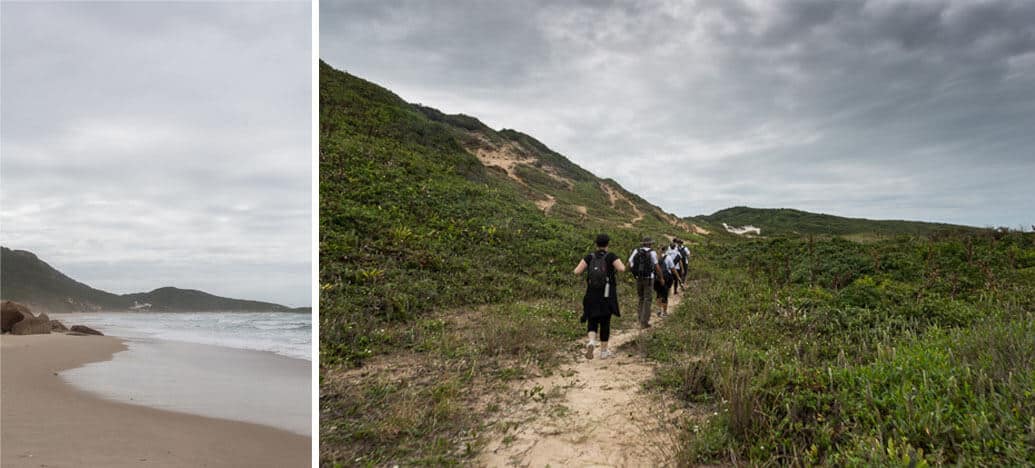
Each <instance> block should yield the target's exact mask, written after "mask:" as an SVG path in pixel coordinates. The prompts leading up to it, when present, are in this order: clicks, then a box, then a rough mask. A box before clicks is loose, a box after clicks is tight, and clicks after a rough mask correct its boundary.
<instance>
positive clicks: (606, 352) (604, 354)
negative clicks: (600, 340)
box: [600, 349, 615, 359]
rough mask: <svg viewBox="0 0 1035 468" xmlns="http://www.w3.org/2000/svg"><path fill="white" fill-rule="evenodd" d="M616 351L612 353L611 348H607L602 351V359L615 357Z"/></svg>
mask: <svg viewBox="0 0 1035 468" xmlns="http://www.w3.org/2000/svg"><path fill="white" fill-rule="evenodd" d="M614 355H615V353H612V352H611V350H610V349H605V350H603V351H601V352H600V359H609V358H612V357H614Z"/></svg>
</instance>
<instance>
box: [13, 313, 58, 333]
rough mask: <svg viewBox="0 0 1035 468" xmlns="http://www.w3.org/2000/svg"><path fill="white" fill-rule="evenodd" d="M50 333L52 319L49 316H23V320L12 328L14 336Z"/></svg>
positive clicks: (29, 314) (30, 314)
mask: <svg viewBox="0 0 1035 468" xmlns="http://www.w3.org/2000/svg"><path fill="white" fill-rule="evenodd" d="M49 333H50V317H47V314H39V315H38V316H36V315H32V312H29V313H28V314H23V317H22V319H21V320H19V321H17V322H15V323H14V325H12V326H11V334H12V335H46V334H49Z"/></svg>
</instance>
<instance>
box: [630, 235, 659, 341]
mask: <svg viewBox="0 0 1035 468" xmlns="http://www.w3.org/2000/svg"><path fill="white" fill-rule="evenodd" d="M653 244H654V241H653V240H652V239H651V238H650V237H644V238H643V241H642V243H641V244H640V247H637V248H636V249H635V250H633V251H632V253H631V254H630V255H629V269H630V271H632V273H633V276H635V277H636V294H637V295H638V296H639V302H638V304H639V306H638V307H637V309H636V315H637V317H636V318H637V319H638V320H639V322H640V328H647V327H650V314H651V310H650V309H651V301H652V300H653V298H654V297H653V294H651V288H652V286H653V284H654V278H655V277H657V278H662V274H661V267H660V266H659V265H658V254H657V252H654V250H653V249H651V245H653ZM662 281H664V279H662Z"/></svg>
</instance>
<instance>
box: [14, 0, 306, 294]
mask: <svg viewBox="0 0 1035 468" xmlns="http://www.w3.org/2000/svg"><path fill="white" fill-rule="evenodd" d="M2 5H3V6H2V14H0V17H2V28H3V29H2V60H3V66H2V82H0V95H2V106H0V108H2V146H0V153H2V156H0V177H2V184H0V186H2V189H0V196H2V199H0V214H2V221H0V222H2V226H0V230H2V234H3V241H2V243H3V245H4V246H6V247H11V248H15V249H24V250H30V251H32V252H34V253H36V254H37V255H39V256H40V257H41V258H42V259H43V260H45V261H47V262H48V263H50V264H51V265H52V266H54V267H55V268H58V269H59V270H61V271H62V272H64V273H65V274H68V275H69V276H71V277H72V278H74V279H77V280H79V281H82V282H84V283H87V284H89V285H91V286H93V287H97V288H100V289H104V290H107V291H111V292H116V293H129V292H143V291H150V290H152V289H155V288H158V287H162V286H177V287H181V288H193V289H201V290H204V291H207V292H210V293H213V294H217V295H221V296H229V297H235V298H244V299H256V300H265V301H272V302H277V303H281V304H286V305H291V306H308V305H310V302H311V301H310V291H311V285H310V264H311V262H310V251H311V243H312V242H311V237H310V233H311V226H312V225H311V220H310V212H311V210H310V206H311V201H310V196H311V160H312V155H311V114H310V109H311V94H310V90H311V63H312V60H311V47H310V44H311V37H312V36H311V35H312V29H311V27H310V4H309V2H307V1H306V2H279V3H270V2H265V3H245V2H234V3H229V2H223V3H194V2H192V3H154V2H146V3H145V2H138V3H90V4H86V3H49V4H48V3H11V2H6V1H5V2H3V4H2Z"/></svg>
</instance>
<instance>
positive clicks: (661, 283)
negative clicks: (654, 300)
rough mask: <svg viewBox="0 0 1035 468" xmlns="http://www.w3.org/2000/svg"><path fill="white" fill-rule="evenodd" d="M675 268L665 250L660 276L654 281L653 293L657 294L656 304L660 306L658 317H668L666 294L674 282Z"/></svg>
mask: <svg viewBox="0 0 1035 468" xmlns="http://www.w3.org/2000/svg"><path fill="white" fill-rule="evenodd" d="M675 267H676V264H675V262H674V261H673V260H672V256H671V255H668V251H667V250H666V252H665V255H662V260H661V265H660V268H661V275H659V278H658V280H657V281H654V291H655V292H656V293H657V294H658V303H659V304H661V311H660V312H658V316H659V317H664V316H666V315H668V292H669V290H670V289H671V288H672V283H674V282H675Z"/></svg>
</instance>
